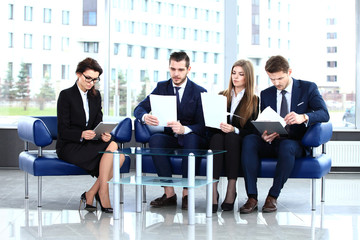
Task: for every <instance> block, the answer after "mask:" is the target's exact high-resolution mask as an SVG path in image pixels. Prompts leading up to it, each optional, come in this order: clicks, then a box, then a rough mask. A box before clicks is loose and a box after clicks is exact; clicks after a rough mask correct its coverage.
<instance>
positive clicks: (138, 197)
mask: <svg viewBox="0 0 360 240" xmlns="http://www.w3.org/2000/svg"><path fill="white" fill-rule="evenodd" d="M136 151H141V148H140V147H137V149H136ZM141 176H142V156H141V154H136V176H135V177H136V182H138V181H139V179H141ZM141 189H142V186H141V185H139V184H137V185H136V212H138V213H139V212H141Z"/></svg>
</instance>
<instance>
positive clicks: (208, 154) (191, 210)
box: [101, 147, 226, 224]
mask: <svg viewBox="0 0 360 240" xmlns="http://www.w3.org/2000/svg"><path fill="white" fill-rule="evenodd" d="M224 152H226V151H224V150H214V151H211V150H204V149H190V150H189V149H170V148H161V149H160V148H140V147H137V148H124V149H121V150H119V151H117V152H101V153H111V154H113V161H114V163H113V169H114V173H113V180H112V181H110V182H109V183H113V187H114V220H118V219H119V216H120V213H119V204H118V203H119V202H120V201H119V199H120V184H134V185H136V212H141V209H142V208H141V202H142V195H141V187H142V186H143V185H152V186H154V185H156V186H177V187H187V188H188V192H189V194H188V215H189V224H194V223H195V190H194V188H196V187H200V186H206V188H207V189H206V216H207V217H208V218H211V217H212V183H213V182H214V180H213V155H215V154H221V153H224ZM120 154H126V155H135V156H136V174H135V176H132V177H128V178H124V179H120V170H119V169H120V165H119V162H120ZM142 155H148V156H153V155H165V156H178V157H184V156H187V157H188V178H184V179H183V178H159V177H145V176H144V177H143V176H142ZM195 157H203V158H206V160H207V164H206V179H195Z"/></svg>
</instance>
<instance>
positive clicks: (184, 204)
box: [181, 195, 188, 210]
mask: <svg viewBox="0 0 360 240" xmlns="http://www.w3.org/2000/svg"><path fill="white" fill-rule="evenodd" d="M181 209H182V210H187V209H188V195H186V196H184V197H183V198H182V204H181Z"/></svg>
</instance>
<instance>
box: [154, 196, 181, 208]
mask: <svg viewBox="0 0 360 240" xmlns="http://www.w3.org/2000/svg"><path fill="white" fill-rule="evenodd" d="M176 199H177V197H176V194H175V195H174V196H172V197H169V198H167V197H166V194H164V195H162V197H159V198H156V199H155V200H153V201H151V202H150V205H151V206H153V207H165V206H176Z"/></svg>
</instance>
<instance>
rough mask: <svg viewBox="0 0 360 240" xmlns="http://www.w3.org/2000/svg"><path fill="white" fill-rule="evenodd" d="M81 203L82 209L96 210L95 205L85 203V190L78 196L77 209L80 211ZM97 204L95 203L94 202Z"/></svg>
mask: <svg viewBox="0 0 360 240" xmlns="http://www.w3.org/2000/svg"><path fill="white" fill-rule="evenodd" d="M82 204H84V206H85V207H84V209H85V210H87V211H89V212H94V211H96V209H97V208H96V207H94V206H92V205H90V204H87V203H86V192H84V193H83V194H81V196H80V205H79V211H80V209H81V205H82ZM96 205H97V204H96Z"/></svg>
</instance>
